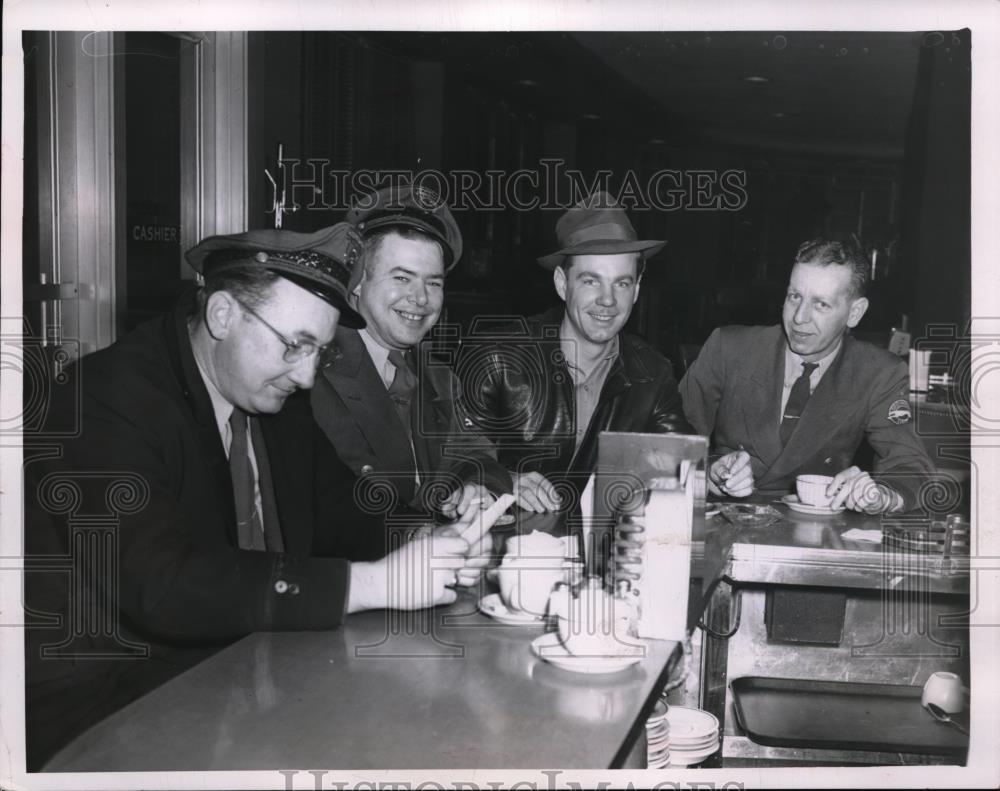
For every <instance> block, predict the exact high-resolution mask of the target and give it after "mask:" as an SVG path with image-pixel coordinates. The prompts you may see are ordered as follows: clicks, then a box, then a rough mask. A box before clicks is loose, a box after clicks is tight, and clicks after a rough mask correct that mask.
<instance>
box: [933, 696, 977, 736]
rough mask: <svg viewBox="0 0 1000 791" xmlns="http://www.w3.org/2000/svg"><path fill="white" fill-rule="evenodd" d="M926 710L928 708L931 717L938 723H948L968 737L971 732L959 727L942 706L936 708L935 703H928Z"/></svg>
mask: <svg viewBox="0 0 1000 791" xmlns="http://www.w3.org/2000/svg"><path fill="white" fill-rule="evenodd" d="M924 708H926V709H927V711H929V712H930V714H931V716H932V717H933V718H934V719H936V720H937V721H938V722H946V723H948V724H949V725H953V726H954V727H956V728H958V729H959V730H960V731H961V732H962V733H964V734H965V735H966V736H968V735H969V732H968V731H967V730H966V729H965V728H964V727H963V726H962V725H959V724H958V723H957V722H956V721H955V720H953V719H952V718H951V717H950V716H949V715H948V714H947V713H946V712H945V710H944V709H942V708H941V707H940V706H936V705H934V704H933V703H928V704H926V705H925V706H924Z"/></svg>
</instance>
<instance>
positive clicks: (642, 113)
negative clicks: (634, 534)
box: [249, 32, 971, 362]
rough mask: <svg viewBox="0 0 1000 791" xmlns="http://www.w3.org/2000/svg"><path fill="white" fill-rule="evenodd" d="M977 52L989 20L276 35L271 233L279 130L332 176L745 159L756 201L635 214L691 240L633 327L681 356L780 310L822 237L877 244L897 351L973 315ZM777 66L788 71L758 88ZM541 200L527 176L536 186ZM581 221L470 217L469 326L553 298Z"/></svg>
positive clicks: (268, 49)
mask: <svg viewBox="0 0 1000 791" xmlns="http://www.w3.org/2000/svg"><path fill="white" fill-rule="evenodd" d="M616 36H617V37H616ZM938 37H940V38H938ZM970 43H971V42H970V41H969V37H968V34H967V32H959V33H956V34H954V35H953V34H951V33H944V34H934V35H933V36H930V35H929V34H921V33H913V34H877V33H871V34H846V33H845V34H836V33H830V34H823V33H812V34H802V33H799V34H793V33H788V34H786V35H780V34H736V33H732V34H729V33H713V34H711V36H710V37H709V36H704V35H699V34H674V35H673V37H672V38H671V37H670V36H666V35H665V34H604V35H603V36H602V34H581V35H575V34H564V33H559V34H555V33H534V34H503V33H449V34H406V33H367V34H343V33H323V32H314V33H254V34H251V36H250V42H249V65H250V86H251V89H250V93H249V102H250V106H249V112H250V116H249V117H250V139H249V167H250V171H249V184H250V223H251V226H252V227H268V226H270V225H271V224H272V223H273V215H272V214H271V213H269V210H270V206H271V188H270V185H269V183H268V182H267V180H266V178H265V176H264V173H263V168H264V167H265V166H267V167H268V168H269V169H270V170H271V172H272V173H273V174H274V173H277V171H276V168H275V165H276V161H275V160H276V154H277V144H278V143H279V142H281V143H283V144H284V155H285V157H286V159H290V160H297V161H299V163H300V164H299V165H298V166H297V169H296V170H295V171H294V176H295V178H297V179H299V180H300V181H306V182H308V181H310V180H312V181H314V182H316V183H319V184H321V182H322V179H321V177H320V176H319V175H318V171H309V170H307V169H305V168H306V167H307V166H306V165H305V163H306V161H307V160H309V159H318V160H322V162H323V165H322V166H326V167H332V168H334V169H337V170H342V171H353V172H357V171H360V170H365V169H366V170H371V171H387V170H402V171H409V172H418V171H421V170H425V169H435V170H441V171H443V172H445V173H454V172H456V171H458V170H468V171H471V172H476V173H480V174H485V173H486V172H487V171H502V172H504V173H507V174H510V173H512V172H514V171H516V170H518V169H519V168H526V169H529V170H533V171H537V172H539V173H543V172H544V165H542V164H540V163H542V161H543V160H545V159H548V158H552V159H558V160H560V161H561V162H563V163H565V167H566V168H568V169H576V170H578V171H579V172H580V173H581V176H582V183H584V184H589V183H591V181H592V180H593V179H594V178H595V177H596V176H597V174H598V173H599V172H600V171H602V170H609V171H611V174H610V178H609V181H608V182H607V185H608V186H609V187H610V188H611V190H612V192H618V191H619V190H620V189H621V188H622V185H623V184H625V182H626V180H627V179H628V178H629V177H630V176H629V174H634V176H635V179H636V182H637V183H639V184H641V185H645V183H646V182H647V180H648V179H649V177H650V176H651V175H652V174H654V173H657V172H659V171H662V170H664V169H673V170H678V171H681V172H683V173H685V174H688V175H689V176H690V174H691V173H693V172H694V171H705V172H707V173H710V174H712V173H714V174H718V173H721V172H723V171H726V170H733V171H736V172H739V173H743V174H745V183H746V195H747V200H746V203H745V206H743V207H742V208H740V209H739V210H738V211H728V210H719V209H709V210H704V209H700V208H697V207H694V206H692V205H690V204H691V203H692V201H691V197H690V194H689V195H688V198H687V201H686V202H687V204H688V205H686V206H683V207H681V208H678V209H676V210H671V211H664V210H657V209H655V208H645V209H644V208H643V207H642V206H641V205H640V206H635V205H630V209H631V211H630V215H631V217H632V221H633V223H634V225H635V226H636V229H637V231H638V232H639V234H640V236H641V237H644V238H665V239H667V240H668V241H669V244H668V246H667V248H666V251H665V252H664V253H663V254H661V255H660V256H659V257H658V258H656V259H654V260H653V262H651V264H650V266H649V268H648V269H647V273H646V276H645V278H644V281H643V290H642V295H641V299H640V305H639V306H638V309H637V310H636V312H635V314H634V316H633V320H632V322H631V326H630V329H632V330H633V331H635V332H639V333H641V334H642V335H644V336H646V337H647V338H648V339H649V340H650V341H652V342H654V343H656V344H657V345H659V346H660V348H662V349H663V350H664V352H665V353H667V354H668V355H670V356H672V357H674V359H675V361H676V362H682V360H681V358H680V346H681V344H698V343H700V342H702V341H703V340H704V338H705V337H706V336H707V334H708V333H709V332H710V331H711V329H712V328H713V327H715V326H717V325H719V324H721V323H727V322H740V323H771V322H774V321H776V320H777V317H778V315H779V311H780V304H781V299H782V296H783V290H784V286H785V280H786V278H787V274H788V271H789V269H790V262H791V257H792V254H793V253H794V250H795V247H796V246H797V245H798V244H799V243H800V242H802V241H804V240H805V239H808V238H810V237H813V236H816V235H820V234H833V233H859V234H860V237H861V239H862V241H863V243H864V244H865V245H866V248H867V249H868V250H869V251H871V252H875V253H876V268H875V271H876V279H875V281H874V283H873V287H872V294H871V297H872V300H871V301H872V307H871V309H870V311H869V315H868V316H867V317H866V319H865V320H864V322H863V323H862V325H861V327H859V332H860V334H862V335H864V336H866V337H869V338H871V339H873V340H877V341H879V342H884V341H885V340H886V339H887V337H888V333H889V331H890V329H891V328H892V327H898V326H899V325H900V323H901V321H902V317H903V315H904V314H906V315H907V316H908V317H909V319H910V322H911V324H910V328H911V330H913V332H914V334H915V335H916V336H920V335H921V334H922V333H923V332H924V328H925V326H926V325H927V324H929V323H948V322H950V323H954V324H956V325H959V326H964V324H965V322H967V320H968V304H969V271H970V264H969V211H968V207H969V203H968V189H969V164H968V159H969V101H970V97H969V46H970ZM779 48H780V49H781V50H782V51H781V52H779V51H778V50H779ZM946 50H947V52H946ZM852 59H853V60H852ZM678 72H680V73H678ZM756 75H762V76H763V77H764V79H765V80H766V81H765V82H763V83H762V85H760V86H754V85H753V84H752V83H750V84H748V82H749V81H748V80H747V79H746V78H747V77H752V76H756ZM664 86H665V87H664ZM755 91H756V93H754V92H755ZM671 92H672V93H671ZM886 97H889V98H888V99H887V98H886ZM715 178H716V179H717V178H718V176H716V177H715ZM427 183H428V184H429V185H431V186H433V184H434V182H433V181H430V182H427ZM321 188H324V189H325V190H326V192H327V194H323V195H319V194H317V195H314V196H311V194H310V192H311V191H310V187H309V186H308V185H306V186H301V185H300V186H299V187H297V188H296V190H295V194H294V198H295V200H296V202H297V203H299V204H300V208H299V210H298V211H296V212H295V213H293V214H290V215H288V216H286V217H285V218H284V223H283V224H284V227H286V228H293V229H299V230H312V229H315V228H318V227H322V226H323V225H326V224H329V223H330V222H334V221H337V220H339V219H340V218H341V216H342V214H343V207H344V205H345V203H344V202H345V200H346V197H347V196H345V195H343V194H341V193H342V192H343V190H341V191H340V192H338V191H336V190H333V189H332V188H331V185H329V184H327V185H322V184H321ZM716 189H717V187H716ZM335 192H336V193H337V194H334V193H335ZM533 192H537V190H533V188H532V187H531V186H530V185H528V184H522V190H521V192H520V194H521V196H522V197H530V196H531V195H532V194H533ZM480 194H482V195H485V196H486V198H485V199H486V200H488V190H486V189H485V187H484V188H483V191H482V192H481V193H480ZM559 199H560V200H561V202H562V205H563V207H565V206H566V205H568V202H569V198H568V193H565V194H563V195H562V196H559ZM310 200H311V201H312V203H313V206H312V207H311V208H309V203H310ZM626 203H627V204H628V201H627V200H626ZM324 204H326V206H324ZM331 204H336V207H335V208H328V206H330V205H331ZM562 210H563V209H562V208H549V209H546V208H535V209H532V210H528V211H524V210H517V209H514V208H511V207H510V206H507V207H506V208H500V209H497V210H489V209H484V208H480V209H475V210H474V209H466V210H459V211H456V217H457V219H458V221H459V224H460V226H461V228H462V232H463V234H464V237H465V249H466V253H465V255H464V256H463V260H462V262H461V263H460V265H459V267H458V268H457V270H456V271H455V272H454V273H453V274H452V275H451V276H450V278H449V282H448V296H447V301H446V306H447V309H448V314H447V318H448V319H449V320H451V321H456V322H459V323H462V324H465V325H467V324H468V322H469V321H470V320H471V319H472V318H473V317H474V316H476V315H480V314H482V313H488V312H519V313H531V312H535V311H537V310H541V309H543V308H545V307H546V306H548V305H549V304H552V303H553V302H554V300H555V299H556V298H555V295H554V293H553V290H552V287H551V283H550V280H549V276H548V274H547V273H546V272H544V271H542V270H541V269H540V268H539V267H538V266H537V265H536V263H535V258H536V257H537V256H538V255H541V254H543V253H545V252H549V251H551V250H552V249H554V245H555V236H554V225H555V221H556V219H557V218H558V216H559V214H560V213H561V211H562Z"/></svg>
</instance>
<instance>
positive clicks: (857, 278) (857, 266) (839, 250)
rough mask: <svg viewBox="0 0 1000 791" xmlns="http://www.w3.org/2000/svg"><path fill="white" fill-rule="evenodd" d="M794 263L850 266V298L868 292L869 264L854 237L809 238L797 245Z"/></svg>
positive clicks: (861, 295) (855, 297)
mask: <svg viewBox="0 0 1000 791" xmlns="http://www.w3.org/2000/svg"><path fill="white" fill-rule="evenodd" d="M795 263H796V264H813V265H815V266H829V265H830V264H837V265H838V266H846V267H850V269H851V299H857V298H858V297H863V296H865V294H866V293H867V292H868V282H869V274H868V273H869V269H868V267H869V266H870V264H869V262H868V259H867V258H866V257H865V254H864V251H863V250H862V249H861V245H860V244H859V243H858V240H857V239H855V238H848V239H822V238H819V239H810V240H809V241H808V242H803V243H802V244H801V245H799V249H798V250H797V251H796V253H795Z"/></svg>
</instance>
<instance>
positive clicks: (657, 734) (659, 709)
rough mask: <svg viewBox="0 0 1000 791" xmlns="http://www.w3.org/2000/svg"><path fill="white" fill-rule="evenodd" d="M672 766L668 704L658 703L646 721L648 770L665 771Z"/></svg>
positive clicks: (660, 701)
mask: <svg viewBox="0 0 1000 791" xmlns="http://www.w3.org/2000/svg"><path fill="white" fill-rule="evenodd" d="M669 764H670V723H669V722H667V704H666V703H664V702H663V701H662V700H658V701H656V706H655V707H654V708H653V713H652V714H651V715H650V717H649V719H648V720H646V768H647V769H663V768H664V767H665V766H668V765H669Z"/></svg>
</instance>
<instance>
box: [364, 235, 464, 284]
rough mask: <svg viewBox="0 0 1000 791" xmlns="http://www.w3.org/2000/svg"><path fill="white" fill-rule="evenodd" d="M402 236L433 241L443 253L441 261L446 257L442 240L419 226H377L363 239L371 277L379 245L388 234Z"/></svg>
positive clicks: (366, 266) (367, 267) (366, 268)
mask: <svg viewBox="0 0 1000 791" xmlns="http://www.w3.org/2000/svg"><path fill="white" fill-rule="evenodd" d="M393 235H395V236H401V237H402V238H403V239H417V240H422V241H425V242H432V243H433V244H434V245H435V246H436V247H437V249H438V251H439V252H440V253H441V261H442V262H443V261H444V259H445V255H444V248H443V247H442V246H441V241H440V240H439V239H435V238H434V237H433V236H431V235H430V234H427V233H424V232H423V231H421V230H420V229H419V228H414V227H413V226H412V225H389V226H386V227H382V228H377V229H375V230H374V231H372V232H371V233H368V234H365V235H364V238H363V239H362V241H363V243H364V262H365V263H364V266H365V274H367V275H368V276H369V277H370V276H371V274H372V271H371V265H372V263H373V262H374V261H375V254H376V253H377V252H378V249H379V247H381V246H382V242H383V241H384V240H385V238H386V237H388V236H393Z"/></svg>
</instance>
